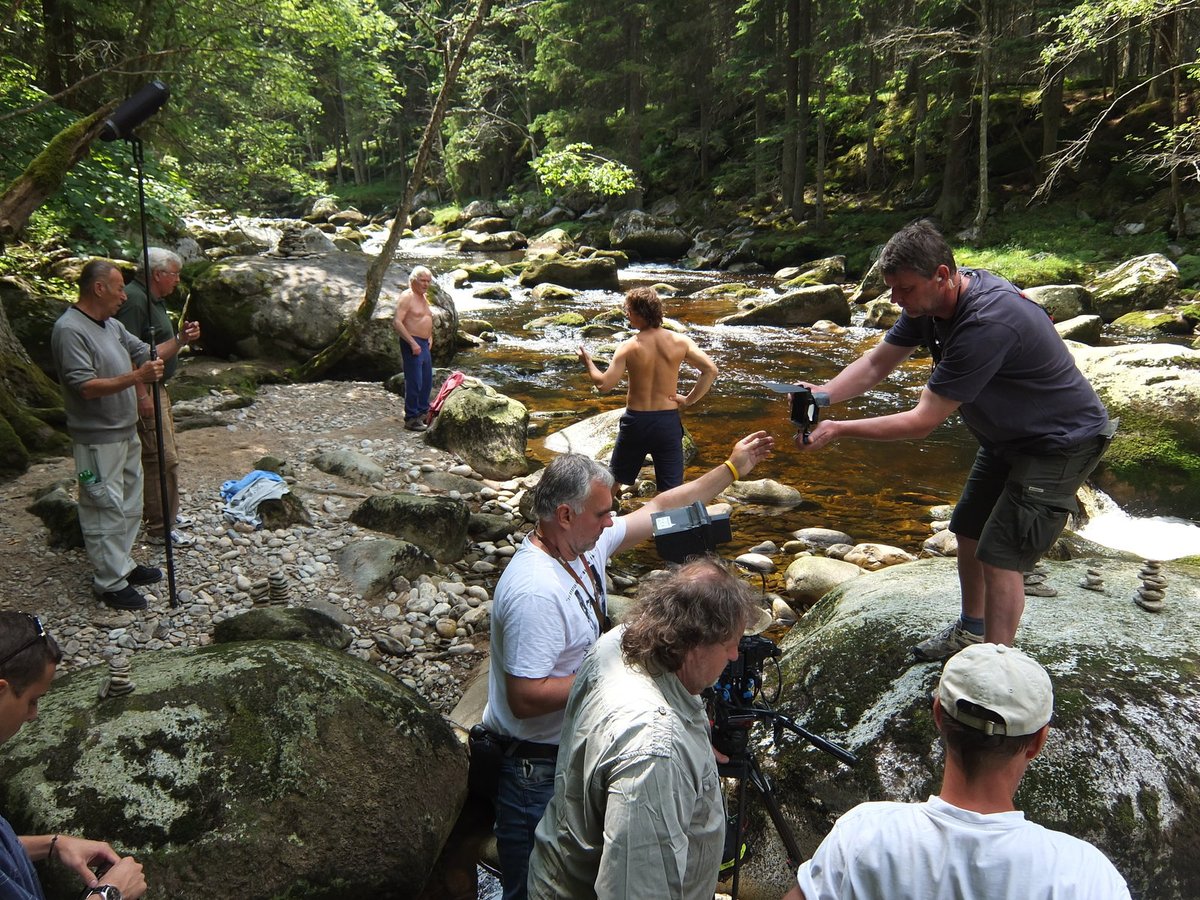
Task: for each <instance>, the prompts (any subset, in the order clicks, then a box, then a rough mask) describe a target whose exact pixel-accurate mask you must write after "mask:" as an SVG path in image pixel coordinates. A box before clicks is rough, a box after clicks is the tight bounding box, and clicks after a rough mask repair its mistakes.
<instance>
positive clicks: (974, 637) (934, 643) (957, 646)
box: [912, 619, 983, 660]
mask: <svg viewBox="0 0 1200 900" xmlns="http://www.w3.org/2000/svg"><path fill="white" fill-rule="evenodd" d="M982 643H983V635H981V634H971V632H969V631H967V629H965V628H963V627H962V625H961V624H959V621H958V620H957V619H955V620H954V621H953V622H951V623H950V624H949V625H947V626H946V627H945V628H943V629H942V630H941V631H939V632H938V633H937V634H935V635H934V636H933V637H931V638H926V639H925V640H923V641H921V643H919V644H917V645H916V646H915V647H913V648H912V651H913V654H914V655H915V656H916V657H917V659H925V660H936V659H949V658H950V657H951V656H953V655H954V654H955V653H957V652H958V651H959V650H962V649H963V648H964V647H970V646H971V645H972V644H982Z"/></svg>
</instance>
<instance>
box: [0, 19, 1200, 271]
mask: <svg viewBox="0 0 1200 900" xmlns="http://www.w3.org/2000/svg"><path fill="white" fill-rule="evenodd" d="M477 6H478V3H473V4H470V5H467V4H463V3H456V2H433V0H411V2H399V3H392V2H390V0H249V2H247V0H208V2H205V3H196V2H194V0H175V2H154V0H136V2H135V0H87V2H86V3H85V2H84V0H40V2H28V0H6V2H5V3H4V5H3V6H0V10H2V14H0V15H2V19H0V55H2V56H3V65H2V67H0V182H2V183H9V182H11V180H12V179H14V178H16V177H17V176H18V175H20V173H21V172H22V170H23V169H24V168H25V167H26V166H27V165H28V164H29V162H30V161H31V160H32V159H34V158H35V157H36V156H37V154H38V153H39V152H41V151H42V150H43V149H44V148H45V147H46V146H47V144H48V142H49V141H50V140H51V139H52V138H53V137H54V136H55V135H56V134H58V133H59V132H61V131H62V129H64V128H66V127H68V126H70V125H72V123H77V122H78V121H79V120H81V119H83V118H84V117H86V116H88V115H90V114H93V113H95V112H96V111H97V110H99V109H102V108H103V107H104V106H105V104H106V103H111V102H113V101H114V100H119V99H121V98H123V97H125V96H128V95H129V94H130V93H132V92H133V91H134V90H136V89H137V88H138V87H140V86H141V85H143V84H145V83H146V82H147V81H149V80H150V79H151V78H159V79H161V80H163V81H164V82H166V83H167V84H168V85H169V87H170V89H171V99H170V101H169V103H168V104H167V106H166V107H165V108H164V109H163V110H162V112H161V113H159V114H158V115H157V116H155V117H154V119H152V120H151V121H150V123H148V124H147V125H146V126H145V127H143V128H142V129H141V131H140V134H141V135H142V137H143V138H144V139H145V142H146V147H147V166H148V171H149V182H148V199H149V205H150V214H151V218H152V234H154V235H158V234H164V233H169V232H170V231H171V230H172V227H173V223H174V222H175V220H176V217H177V216H178V215H180V214H181V213H183V212H187V211H191V210H195V209H198V208H204V207H213V206H217V207H223V208H226V209H230V210H237V211H247V212H253V213H280V214H301V213H303V212H304V211H305V209H306V207H307V206H308V205H309V204H311V201H312V200H313V198H315V197H316V196H320V195H323V194H333V195H335V196H337V197H338V198H339V199H340V200H341V201H343V202H345V203H347V204H355V205H357V206H358V207H359V208H360V209H362V210H363V211H364V212H368V213H373V212H380V211H384V210H387V209H389V208H395V207H396V206H397V205H398V202H399V200H400V198H401V197H402V196H403V194H404V190H405V186H406V182H407V179H408V176H409V174H410V170H411V167H412V164H413V159H414V157H415V154H416V151H417V145H418V143H419V140H420V137H421V134H422V131H423V130H424V128H425V126H426V124H427V122H428V121H429V118H430V110H431V108H432V106H433V103H434V98H435V97H436V94H437V92H438V90H439V88H440V86H441V83H442V80H443V78H444V77H445V73H446V70H447V67H448V65H449V60H450V58H451V57H452V55H453V53H454V52H455V50H456V48H457V43H458V42H459V41H460V40H461V36H462V34H463V33H464V30H465V23H466V22H467V21H468V20H469V19H470V18H471V17H472V15H473V14H474V13H476V12H477ZM487 6H488V7H489V8H490V15H489V16H488V18H487V20H486V22H485V24H484V26H483V28H482V29H480V30H479V32H478V33H477V34H476V35H475V36H474V40H473V43H472V44H471V47H470V53H469V55H468V56H467V60H466V64H465V66H464V67H463V70H462V72H461V73H460V74H459V77H458V83H457V86H456V90H455V91H454V92H453V95H452V101H451V105H450V108H449V111H448V114H447V115H446V117H445V119H444V121H443V122H442V124H441V127H440V128H438V129H437V131H436V133H435V134H434V140H435V147H434V153H433V155H432V157H431V165H430V168H429V172H428V175H427V177H426V182H427V184H430V185H432V187H433V188H434V189H435V191H436V198H437V201H435V203H434V204H430V205H436V202H439V201H440V202H441V203H443V204H461V203H464V202H465V201H466V200H468V199H470V198H477V197H480V198H507V199H510V200H514V201H518V202H520V203H526V204H528V203H529V202H533V203H535V204H537V203H540V204H541V205H542V207H543V208H545V207H546V206H547V205H548V204H549V202H550V199H549V198H548V196H547V195H548V194H550V195H554V199H556V200H559V201H565V202H571V203H574V204H575V205H576V206H577V207H582V206H584V205H586V204H587V203H590V202H595V201H597V200H599V199H604V198H605V196H606V195H607V196H608V198H609V199H610V206H611V207H612V208H614V209H615V208H620V207H622V206H624V207H628V206H638V205H645V206H647V207H648V206H650V205H651V204H652V203H654V202H655V201H656V200H659V199H661V198H665V197H671V198H675V199H676V200H678V201H679V202H680V204H681V209H682V211H683V216H684V218H685V219H687V220H688V221H690V223H691V224H693V226H696V227H699V226H705V227H707V226H713V225H728V224H734V223H737V222H738V221H741V220H746V219H752V220H753V221H754V222H755V223H756V224H758V225H762V224H764V223H766V224H767V225H769V226H770V231H771V232H772V234H770V235H769V240H772V241H774V242H776V243H777V244H778V246H779V248H780V253H779V255H780V256H781V257H785V256H790V257H791V258H792V259H791V261H793V262H800V261H803V259H804V258H805V257H807V258H812V257H815V256H819V255H821V254H822V251H825V250H828V249H829V248H830V247H835V248H836V247H838V246H841V247H843V248H846V247H847V246H848V244H852V245H853V247H854V249H856V250H858V251H859V252H860V253H862V254H865V253H867V252H868V251H869V249H870V246H871V243H872V242H878V240H881V239H882V238H885V237H886V235H887V233H888V232H889V230H890V229H891V228H892V227H894V225H895V224H897V223H898V222H902V221H904V220H906V219H909V218H913V217H914V216H916V215H918V214H923V213H931V214H933V215H935V216H936V217H938V218H939V219H940V220H941V221H942V222H943V224H944V225H946V226H947V227H952V228H960V227H964V226H968V225H972V223H973V226H974V227H973V230H972V231H969V232H968V233H967V234H965V235H962V236H961V240H966V241H972V242H974V243H975V244H976V245H977V246H978V248H979V251H980V252H979V253H978V254H976V255H977V257H979V258H976V259H975V260H974V261H975V262H977V263H982V264H989V263H991V264H993V265H995V260H994V259H990V258H989V253H990V254H992V256H996V255H999V256H1000V257H1003V256H1004V255H1005V254H1009V255H1010V256H1013V257H1014V258H1012V259H1009V261H1008V265H1007V266H1006V265H1004V264H1003V262H1002V263H1001V265H998V266H996V267H997V268H1000V269H1005V268H1007V269H1008V270H1009V271H1007V272H1006V274H1009V275H1010V277H1015V278H1020V277H1021V276H1022V274H1023V272H1022V271H1013V269H1018V270H1020V269H1021V267H1022V266H1024V267H1026V268H1028V267H1030V266H1032V267H1033V268H1034V269H1036V270H1037V271H1036V272H1027V273H1025V274H1028V275H1029V280H1032V279H1034V278H1040V279H1046V278H1050V279H1051V280H1060V281H1061V280H1076V279H1078V278H1079V277H1080V276H1081V274H1082V273H1081V272H1080V271H1079V270H1080V269H1081V268H1084V267H1086V266H1088V265H1089V264H1094V263H1098V262H1101V261H1105V260H1106V259H1107V258H1109V257H1114V256H1128V255H1133V254H1135V253H1137V252H1143V251H1145V250H1147V249H1156V250H1161V249H1163V248H1164V247H1165V246H1167V244H1168V243H1169V242H1171V241H1174V242H1175V244H1174V248H1173V249H1174V251H1175V252H1174V254H1173V255H1174V256H1175V258H1176V261H1177V262H1178V263H1179V265H1180V268H1181V275H1182V281H1183V283H1184V284H1185V285H1188V284H1190V283H1192V282H1195V281H1196V280H1197V279H1198V278H1200V257H1197V256H1195V255H1193V252H1192V248H1191V247H1190V246H1188V244H1187V240H1186V239H1187V237H1188V234H1189V231H1190V230H1194V231H1197V232H1200V221H1198V222H1197V223H1196V225H1195V226H1192V227H1189V222H1188V218H1189V213H1190V212H1191V210H1190V208H1189V206H1188V198H1189V190H1190V189H1191V188H1193V187H1194V186H1195V182H1196V179H1197V178H1198V177H1200V141H1198V131H1197V123H1196V122H1195V121H1194V117H1193V105H1194V97H1193V93H1192V92H1193V89H1194V86H1195V83H1196V76H1197V74H1198V73H1197V70H1196V66H1197V44H1198V40H1197V38H1198V33H1197V10H1196V6H1197V4H1196V2H1193V0H1101V2H1085V3H1081V4H1079V5H1075V6H1072V5H1070V4H1064V3H1056V2H1049V3H1047V2H1044V0H1040V2H1036V3H1034V2H1028V0H971V2H962V0H918V2H911V0H910V2H902V3H898V4H897V3H885V2H882V0H849V2H846V0H843V2H839V3H832V2H827V0H745V2H743V3H741V4H740V5H739V4H737V3H731V2H726V0H672V2H669V3H668V2H662V0H640V2H626V3H622V4H614V5H603V4H595V3H592V2H590V0H525V2H493V3H488V4H487ZM131 172H132V167H131V163H130V161H129V156H128V149H127V148H126V146H125V145H124V144H123V143H120V142H118V143H114V144H101V143H95V144H92V146H91V153H90V156H88V157H86V158H84V159H83V160H82V161H81V162H80V163H79V164H77V165H75V166H74V167H73V168H72V169H71V170H70V171H69V173H68V174H67V176H66V178H65V180H64V181H63V183H62V185H61V187H59V188H58V189H57V190H56V191H55V192H54V194H53V196H51V197H50V198H49V199H48V201H46V202H45V203H44V204H43V205H41V206H40V208H39V209H38V210H37V211H36V212H35V213H34V214H33V216H32V218H31V220H30V221H29V223H28V226H27V227H26V228H24V229H23V231H21V232H20V233H19V234H8V235H4V236H3V238H4V239H5V240H6V243H7V244H8V250H9V253H8V254H7V258H0V274H3V273H4V271H5V270H7V271H10V272H11V271H16V270H18V269H20V268H21V267H22V266H24V265H26V263H27V261H26V260H25V259H23V257H22V255H21V254H16V253H14V252H13V246H12V242H13V239H14V238H21V239H23V240H24V241H25V242H26V244H27V245H30V246H33V247H42V248H46V247H52V246H60V245H65V246H68V247H70V248H72V249H73V250H75V251H76V252H81V253H104V254H110V255H125V256H129V255H130V251H131V249H132V248H134V247H136V246H137V244H138V239H137V234H136V232H137V228H136V222H137V219H136V191H135V183H134V181H133V179H132V177H131ZM1064 201H1066V202H1064ZM1197 218H1198V219H1200V216H1198V217H1197ZM566 227H567V228H568V230H569V229H570V227H571V225H570V224H568V225H567V226H566ZM1131 237H1132V238H1134V239H1133V240H1129V238H1131ZM1114 242H1115V243H1114ZM988 248H991V249H990V250H989V249H988ZM843 252H845V250H843ZM860 261H861V260H860ZM852 268H853V267H852Z"/></svg>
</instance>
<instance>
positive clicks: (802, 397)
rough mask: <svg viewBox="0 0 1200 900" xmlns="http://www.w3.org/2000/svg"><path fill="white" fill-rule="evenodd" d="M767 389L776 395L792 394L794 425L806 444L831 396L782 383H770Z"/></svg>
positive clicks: (801, 386) (796, 385)
mask: <svg viewBox="0 0 1200 900" xmlns="http://www.w3.org/2000/svg"><path fill="white" fill-rule="evenodd" d="M767 387H769V388H770V389H771V390H773V391H775V392H776V393H780V394H790V395H791V398H792V409H791V420H792V424H793V425H795V426H796V428H798V429H799V430H800V433H801V434H802V435H803V440H804V443H806V444H807V443H808V436H809V435H810V434H811V433H812V430H813V426H814V425H816V424H817V419H819V418H820V415H821V407H823V406H828V405H829V395H828V394H826V393H824V392H823V391H814V390H813V389H812V388H810V387H807V386H805V385H803V384H785V383H784V382H782V381H768V382H767Z"/></svg>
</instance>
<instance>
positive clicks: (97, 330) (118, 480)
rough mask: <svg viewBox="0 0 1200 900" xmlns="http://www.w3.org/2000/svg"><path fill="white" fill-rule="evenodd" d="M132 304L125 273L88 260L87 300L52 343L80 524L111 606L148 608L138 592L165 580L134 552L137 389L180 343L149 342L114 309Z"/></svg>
mask: <svg viewBox="0 0 1200 900" xmlns="http://www.w3.org/2000/svg"><path fill="white" fill-rule="evenodd" d="M124 302H125V279H124V278H122V277H121V271H120V269H118V268H117V267H116V266H115V265H113V264H112V263H110V262H108V261H107V260H101V259H95V260H92V261H91V262H89V263H88V264H87V265H85V266H84V267H83V273H82V274H81V275H80V279H79V300H78V301H77V302H76V303H75V304H74V305H73V306H71V307H70V308H69V309H68V310H67V311H66V312H64V313H63V314H62V315H61V316H60V317H59V319H58V321H57V322H55V323H54V331H53V332H52V333H51V337H50V347H51V351H52V353H53V356H54V365H55V367H56V368H57V370H58V380H59V383H60V384H61V385H62V392H63V406H64V408H65V409H66V413H67V431H68V432H69V433H70V435H71V440H72V441H74V443H75V447H74V456H75V473H76V476H77V478H78V482H79V526H80V529H81V530H82V532H83V542H84V546H85V547H86V549H87V554H88V559H89V560H90V561H91V563H92V567H93V569H94V570H95V574H94V576H93V579H92V586H93V589H94V590H95V592H96V595H97V596H98V597H99V598H100V600H101V601H102V602H103V603H104V604H106V605H107V606H111V607H113V608H115V609H145V607H146V598H145V597H144V596H142V594H141V593H139V592H138V590H137V589H136V588H137V586H138V585H143V584H152V583H153V582H156V581H158V580H160V579H161V578H162V572H161V571H160V570H158V569H156V568H153V567H151V566H141V565H137V564H136V563H134V561H133V558H132V557H131V556H130V551H131V550H132V549H133V541H134V538H135V537H136V536H137V532H138V527H139V526H140V524H141V518H142V464H141V444H140V442H139V441H138V437H137V431H136V429H135V422H136V421H137V401H136V398H135V396H134V386H135V385H139V384H152V383H153V382H155V381H158V380H159V379H160V378H162V374H163V358H164V357H166V358H170V357H171V356H174V355H175V353H176V352H177V351H178V345H177V344H176V342H175V341H174V340H170V341H166V342H164V343H163V344H160V345H159V346H158V358H157V359H153V360H152V359H150V345H149V344H146V343H145V342H143V341H141V340H139V339H138V338H136V337H134V336H133V335H131V334H130V333H129V332H128V331H126V330H125V326H124V325H122V324H121V323H120V322H119V321H117V320H116V319H115V318H113V316H114V315H115V313H116V311H117V310H118V309H120V307H121V304H122V303H124Z"/></svg>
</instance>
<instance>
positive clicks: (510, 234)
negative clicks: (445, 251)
mask: <svg viewBox="0 0 1200 900" xmlns="http://www.w3.org/2000/svg"><path fill="white" fill-rule="evenodd" d="M454 243H456V244H457V245H458V249H459V250H461V251H463V252H464V253H503V252H507V251H509V250H521V249H524V248H525V246H526V245H527V244H528V243H529V241H528V240H527V239H526V238H525V235H523V234H521V232H519V231H496V232H489V231H471V230H469V229H464V230H463V233H462V236H461V237H460V238H459V239H458V240H457V241H456V242H454Z"/></svg>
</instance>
